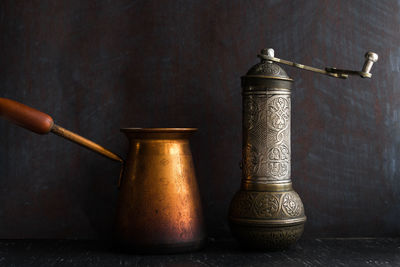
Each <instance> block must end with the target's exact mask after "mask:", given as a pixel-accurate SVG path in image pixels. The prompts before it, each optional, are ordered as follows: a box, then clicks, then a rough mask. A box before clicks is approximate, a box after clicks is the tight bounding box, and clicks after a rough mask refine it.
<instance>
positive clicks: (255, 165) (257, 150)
mask: <svg viewBox="0 0 400 267" xmlns="http://www.w3.org/2000/svg"><path fill="white" fill-rule="evenodd" d="M266 53H269V54H271V53H273V51H271V50H267V49H263V50H262V51H261V54H263V55H265V54H266ZM248 75H250V79H249V77H248ZM290 80H291V79H289V77H288V76H287V74H286V72H285V71H284V70H283V69H282V68H281V67H280V66H278V65H277V64H275V63H273V62H271V61H268V60H266V59H264V58H263V57H261V62H260V63H258V64H256V65H255V66H253V67H252V68H251V69H250V70H249V71H248V72H247V74H246V75H245V76H243V77H242V86H243V144H242V145H243V165H242V167H243V176H242V187H241V189H240V191H239V192H237V193H236V195H235V196H234V198H233V200H232V203H231V206H230V210H229V221H230V226H231V230H232V233H233V235H234V236H235V237H236V238H237V239H238V240H239V241H240V242H241V243H242V245H244V246H245V247H254V248H257V249H281V248H285V247H288V246H290V245H292V244H293V243H295V242H296V241H297V240H298V239H299V238H300V236H301V234H302V233H303V229H304V226H303V225H304V222H305V221H306V217H305V214H304V207H303V203H302V202H301V199H300V197H299V195H298V194H297V193H296V192H295V191H294V190H293V188H292V183H291V179H290V178H291V177H290V173H291V172H290V170H291V162H290V158H291V146H290V132H291V131H290V129H291V128H290V116H291V98H290V89H291V81H290ZM277 82H278V83H279V82H280V86H276V85H277ZM271 185H273V186H271Z"/></svg>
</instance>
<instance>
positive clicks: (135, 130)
mask: <svg viewBox="0 0 400 267" xmlns="http://www.w3.org/2000/svg"><path fill="white" fill-rule="evenodd" d="M197 130H198V129H197V128H121V129H120V131H121V132H124V133H192V132H195V131H197Z"/></svg>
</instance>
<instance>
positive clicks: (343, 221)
mask: <svg viewBox="0 0 400 267" xmlns="http://www.w3.org/2000/svg"><path fill="white" fill-rule="evenodd" d="M399 14H400V8H399V3H398V2H397V1H374V0H354V1H309V0H299V1H291V0H267V1H255V0H238V1H230V0H221V1H209V0H204V1H193V0H187V1H175V0H170V1H165V2H163V4H162V5H161V4H160V1H153V0H147V1H144V0H139V1H130V0H113V1H106V0H98V1H80V0H58V1H38V0H34V1H14V0H4V1H0V29H1V35H0V58H1V60H0V69H1V71H0V88H1V90H0V94H1V97H9V98H12V99H15V100H18V101H21V102H23V103H26V104H29V105H31V106H33V107H35V108H42V109H43V111H44V112H51V113H52V115H53V116H54V117H55V118H57V123H58V124H60V125H62V126H63V127H65V128H67V129H73V130H74V131H76V132H78V133H83V134H85V137H87V138H89V139H91V140H93V141H95V142H99V143H101V144H102V145H104V146H105V147H107V148H109V149H110V150H111V151H114V152H115V153H117V154H119V155H126V153H127V151H128V146H127V141H126V140H125V139H124V138H121V135H120V133H118V130H117V129H119V128H120V127H157V126H162V127H183V126H188V125H190V126H192V127H198V128H199V131H198V132H197V133H196V134H195V135H194V136H193V139H191V141H192V142H191V145H192V152H193V158H194V163H195V165H196V171H197V174H198V175H197V177H198V181H199V185H200V192H201V196H202V200H203V204H204V210H205V219H206V222H207V225H208V230H209V232H210V235H211V236H223V237H227V236H230V231H229V227H228V223H227V219H226V218H227V209H228V207H229V203H230V201H231V200H232V195H233V194H234V193H235V191H237V189H238V187H239V186H240V179H241V170H240V168H239V167H238V165H239V161H240V160H241V158H242V154H241V151H242V146H241V142H242V129H241V123H242V118H241V114H242V96H241V88H240V84H239V79H238V77H240V75H243V71H244V70H247V69H248V67H249V66H251V65H253V64H255V63H257V62H258V61H257V60H256V59H255V58H254V53H255V52H258V51H259V50H260V49H261V48H264V47H265V46H269V47H274V48H275V50H276V55H277V56H279V57H282V58H286V59H293V60H296V61H298V62H301V63H307V64H310V65H312V66H325V64H329V65H332V66H337V67H339V68H340V67H349V68H352V69H358V68H359V67H360V64H361V63H362V62H361V61H362V59H360V58H359V56H362V54H363V53H364V52H365V51H367V50H372V51H374V52H376V53H377V54H379V56H380V59H379V62H378V63H377V64H376V66H375V65H374V66H373V69H372V73H373V79H358V78H357V79H349V80H348V81H343V80H338V79H332V78H330V77H327V76H323V75H315V74H313V73H311V72H303V71H301V70H298V69H295V68H286V71H287V73H288V74H289V76H290V77H292V78H294V79H295V81H294V82H293V88H295V89H294V90H293V91H292V95H291V99H292V101H291V110H292V117H291V129H292V132H291V135H292V151H291V156H292V157H291V163H292V168H291V176H292V178H293V186H294V188H295V189H296V191H297V192H298V193H299V195H300V196H301V198H302V201H303V203H304V206H305V207H306V213H307V218H308V221H307V226H306V228H305V233H304V234H305V235H308V236H310V235H314V236H321V235H323V236H331V237H332V236H338V235H340V236H351V237H354V236H393V235H398V234H399V233H400V224H399V222H398V218H399V216H400V205H399V204H398V203H400V179H399V176H400V171H399V170H400V169H399V164H400V162H399V159H400V146H399V144H400V127H399V124H398V121H399V118H400V90H399V89H398V88H399V87H400V85H399V79H398V77H399V73H400V49H399V45H398V44H399V43H400V36H399V34H398V32H399V30H398V25H400V16H399ZM338 55H340V56H338ZM0 133H1V134H0V189H1V194H0V237H1V238H86V239H107V238H110V233H112V227H113V223H114V222H113V220H114V218H115V216H114V215H115V207H116V203H117V192H118V190H116V187H117V186H116V183H117V181H116V180H117V177H118V174H119V171H120V164H118V163H113V162H111V161H109V160H108V159H105V158H102V157H99V156H98V155H96V154H94V153H92V152H90V151H86V150H85V149H82V148H80V147H78V146H76V145H74V144H72V143H69V142H65V141H64V140H61V139H60V138H58V137H55V136H52V137H49V138H45V137H38V136H34V135H32V134H31V133H29V132H27V131H25V130H23V129H20V128H18V127H13V126H11V127H10V125H9V123H6V122H3V121H0ZM49 155H51V156H49ZM43 162H46V164H45V165H46V166H44V165H43ZM60 170H63V171H60ZM369 215H371V216H369ZM22 218H23V219H22Z"/></svg>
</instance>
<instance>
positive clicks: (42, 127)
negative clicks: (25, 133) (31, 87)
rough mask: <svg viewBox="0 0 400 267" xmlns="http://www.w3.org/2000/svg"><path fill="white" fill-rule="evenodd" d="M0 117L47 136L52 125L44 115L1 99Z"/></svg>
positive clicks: (47, 116)
mask: <svg viewBox="0 0 400 267" xmlns="http://www.w3.org/2000/svg"><path fill="white" fill-rule="evenodd" d="M0 117H3V118H5V119H6V120H8V121H11V122H12V123H14V124H16V125H18V126H21V127H23V128H25V129H28V130H30V131H32V132H35V133H38V134H47V133H48V132H50V130H51V128H52V127H53V125H54V122H53V119H52V118H51V117H50V116H49V115H47V114H46V113H43V112H41V111H39V110H37V109H34V108H31V107H28V106H26V105H24V104H21V103H19V102H17V101H14V100H11V99H7V98H1V97H0Z"/></svg>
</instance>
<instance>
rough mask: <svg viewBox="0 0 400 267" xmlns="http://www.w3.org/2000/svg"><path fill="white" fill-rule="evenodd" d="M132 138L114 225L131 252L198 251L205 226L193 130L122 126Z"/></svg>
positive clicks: (116, 234) (118, 238) (122, 243)
mask: <svg viewBox="0 0 400 267" xmlns="http://www.w3.org/2000/svg"><path fill="white" fill-rule="evenodd" d="M121 131H123V132H124V133H125V134H126V135H127V137H128V139H129V142H130V150H129V154H128V158H127V160H126V163H125V169H124V174H123V178H122V181H121V184H120V194H119V201H118V209H117V218H116V226H115V238H116V241H117V243H118V244H119V245H120V246H122V247H123V248H124V249H125V250H129V251H133V252H150V253H172V252H184V251H191V250H196V249H199V248H201V247H202V245H203V244H204V241H205V237H206V235H205V229H204V223H203V212H202V208H201V201H200V195H199V191H198V186H197V181H196V175H195V170H194V166H193V161H192V154H191V151H190V147H189V141H188V138H189V135H190V134H191V133H192V132H193V131H195V129H189V128H148V129H135V128H130V129H122V130H121Z"/></svg>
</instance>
